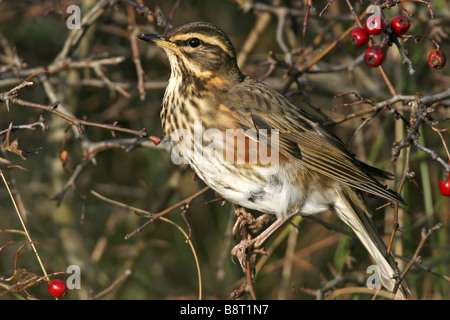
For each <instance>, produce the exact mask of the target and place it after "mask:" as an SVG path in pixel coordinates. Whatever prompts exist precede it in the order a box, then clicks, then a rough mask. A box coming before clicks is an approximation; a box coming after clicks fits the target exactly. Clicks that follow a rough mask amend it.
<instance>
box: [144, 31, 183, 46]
mask: <svg viewBox="0 0 450 320" xmlns="http://www.w3.org/2000/svg"><path fill="white" fill-rule="evenodd" d="M137 37H138V39H141V40H143V41H145V42H148V43H150V44H154V45H156V46H158V47H161V48H167V49H171V48H173V47H174V46H175V44H173V43H172V42H170V41H167V40H166V39H165V38H164V36H163V35H162V34H152V33H146V34H144V33H143V34H140V35H138V36H137Z"/></svg>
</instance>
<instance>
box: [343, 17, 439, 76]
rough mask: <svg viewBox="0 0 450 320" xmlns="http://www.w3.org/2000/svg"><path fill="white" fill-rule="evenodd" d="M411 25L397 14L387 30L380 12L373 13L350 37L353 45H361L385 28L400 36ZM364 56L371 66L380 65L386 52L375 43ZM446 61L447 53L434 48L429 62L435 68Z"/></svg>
mask: <svg viewBox="0 0 450 320" xmlns="http://www.w3.org/2000/svg"><path fill="white" fill-rule="evenodd" d="M410 26H411V22H410V21H409V19H408V18H407V17H405V16H396V17H395V18H393V19H392V20H391V22H390V30H387V29H388V28H385V26H384V23H383V20H382V19H381V17H380V16H379V15H378V14H373V15H371V16H370V17H369V18H367V19H366V22H365V25H364V28H360V27H357V28H355V29H353V30H352V32H351V34H350V39H351V42H352V44H353V45H355V46H356V47H360V46H363V45H365V44H367V43H368V42H369V36H370V35H372V36H374V35H377V34H380V33H381V32H382V31H383V30H385V31H387V32H389V33H390V34H392V35H393V36H397V37H398V36H402V35H404V34H405V33H406V32H407V31H408V30H409V27H410ZM364 58H365V61H366V63H367V64H368V65H369V66H371V67H378V66H379V65H381V64H382V63H383V61H384V58H385V53H384V51H383V49H382V48H381V47H380V46H378V45H373V46H370V47H368V48H367V49H366V53H365V55H364ZM445 62H446V59H445V55H444V53H443V52H442V51H441V50H439V49H435V50H432V51H431V52H430V53H429V55H428V63H429V65H430V66H431V67H432V68H433V69H436V70H440V69H442V68H443V67H444V65H445Z"/></svg>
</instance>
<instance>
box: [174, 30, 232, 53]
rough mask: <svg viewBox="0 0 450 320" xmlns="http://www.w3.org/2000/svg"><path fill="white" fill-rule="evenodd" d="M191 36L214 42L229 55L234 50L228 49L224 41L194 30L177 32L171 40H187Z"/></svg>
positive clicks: (206, 41)
mask: <svg viewBox="0 0 450 320" xmlns="http://www.w3.org/2000/svg"><path fill="white" fill-rule="evenodd" d="M191 38H199V39H200V40H201V41H203V42H205V43H209V44H212V45H214V46H218V47H220V48H221V49H222V50H223V51H225V52H226V53H227V54H228V55H229V56H232V55H233V54H232V52H230V51H229V50H228V48H227V47H226V46H225V45H224V44H223V42H221V41H219V40H217V39H216V38H213V37H205V35H204V34H203V33H196V32H192V33H187V34H177V35H176V36H174V37H172V38H170V41H171V42H176V41H186V40H188V39H191Z"/></svg>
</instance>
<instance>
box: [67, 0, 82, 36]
mask: <svg viewBox="0 0 450 320" xmlns="http://www.w3.org/2000/svg"><path fill="white" fill-rule="evenodd" d="M66 13H68V14H70V16H68V17H67V20H66V26H67V28H68V29H70V30H72V29H81V9H80V7H79V6H77V5H75V4H73V5H70V6H68V7H67V10H66Z"/></svg>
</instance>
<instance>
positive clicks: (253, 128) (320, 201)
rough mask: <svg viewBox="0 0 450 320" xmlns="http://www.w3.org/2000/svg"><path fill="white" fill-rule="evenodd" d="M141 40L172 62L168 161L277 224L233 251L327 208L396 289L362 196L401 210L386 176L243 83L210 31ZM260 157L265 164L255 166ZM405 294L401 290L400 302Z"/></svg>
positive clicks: (252, 83) (198, 28) (224, 45)
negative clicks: (383, 180)
mask: <svg viewBox="0 0 450 320" xmlns="http://www.w3.org/2000/svg"><path fill="white" fill-rule="evenodd" d="M138 38H139V39H141V40H144V41H147V42H149V43H151V44H154V45H156V46H158V47H160V48H162V49H164V51H165V52H166V54H167V56H168V58H169V61H170V65H171V76H170V79H169V82H168V85H167V89H166V91H165V95H164V99H163V103H162V110H161V120H162V127H163V130H164V134H165V136H166V138H169V139H170V141H171V145H172V159H173V160H178V161H185V162H187V163H189V165H190V166H191V167H192V169H193V170H194V171H195V172H196V174H197V175H198V176H199V177H200V178H201V179H202V180H203V181H204V182H205V183H206V184H207V185H208V186H209V187H211V188H212V189H213V190H215V191H216V192H217V193H218V194H220V195H221V196H222V197H223V198H224V199H226V200H228V201H230V202H232V203H234V204H236V205H238V206H242V207H244V208H248V209H253V210H257V211H260V212H263V213H268V214H273V215H276V217H277V220H276V221H275V222H274V223H273V224H272V225H271V226H269V227H268V228H267V229H266V230H264V231H263V232H262V233H261V234H259V235H258V236H257V237H256V238H254V239H252V240H248V241H247V242H245V240H244V241H243V243H241V246H239V245H238V246H237V249H238V250H239V249H245V248H246V247H248V246H250V245H254V246H255V247H258V246H260V245H261V244H262V242H263V241H264V240H265V239H266V238H267V237H268V236H269V235H270V234H271V233H272V232H273V231H275V230H276V229H277V228H278V227H279V226H281V225H282V224H283V223H284V222H285V221H287V220H288V219H289V218H290V217H292V216H293V215H295V214H300V215H302V216H308V215H313V214H316V213H319V212H322V211H326V210H331V211H332V212H334V213H335V214H336V215H337V216H338V217H339V218H340V219H341V220H342V221H344V222H345V223H346V224H347V225H348V226H350V227H351V229H353V231H354V232H355V234H356V235H357V237H358V238H359V239H360V241H361V242H362V244H363V245H364V246H365V247H366V249H367V251H368V252H369V253H370V255H371V256H372V258H373V259H374V260H375V262H376V264H377V265H378V266H379V267H380V270H381V282H382V284H383V286H385V287H386V288H387V289H388V290H390V291H393V290H394V287H395V285H396V280H395V278H394V277H395V275H396V272H395V271H394V270H397V269H398V268H397V266H396V263H395V261H394V259H393V257H392V256H391V255H387V254H386V253H387V249H386V245H385V244H384V243H383V241H382V239H381V237H380V235H379V234H378V232H377V230H376V228H375V227H374V225H373V223H372V221H371V218H370V212H369V209H368V208H367V205H366V203H365V200H364V197H363V194H364V193H368V194H372V195H375V196H378V197H381V198H383V199H386V200H387V201H389V202H398V203H403V200H402V198H401V197H400V196H399V195H398V194H397V193H396V192H394V191H392V190H390V189H388V188H386V187H385V186H384V185H382V184H381V183H380V182H379V181H378V180H377V179H376V178H390V177H391V175H390V174H389V173H386V172H384V171H382V170H379V169H377V168H374V167H371V166H369V165H367V164H364V163H363V162H361V161H359V160H357V159H356V158H355V157H354V156H353V154H352V153H351V152H350V151H349V150H348V148H347V147H346V146H345V145H344V143H343V142H342V141H341V140H340V139H339V138H338V137H337V136H336V135H334V134H333V133H332V132H330V131H329V130H327V129H326V128H325V127H324V126H322V125H321V124H320V123H319V122H318V121H316V120H314V119H313V118H312V117H311V116H310V115H308V114H307V113H305V112H304V111H303V110H302V109H301V108H299V107H297V106H295V105H293V104H292V103H291V102H290V101H289V100H288V99H286V98H285V97H284V96H283V95H282V94H280V93H279V92H277V91H276V90H274V89H272V88H270V87H269V86H267V85H265V84H264V83H262V82H260V81H258V80H255V79H252V78H251V77H248V76H245V75H243V74H242V73H241V71H240V69H239V67H238V65H237V62H236V53H235V49H234V47H233V45H232V43H231V41H230V40H229V38H228V37H227V35H226V34H225V33H224V32H223V31H222V30H221V29H219V28H217V27H215V26H214V25H212V24H209V23H204V22H195V23H190V24H186V25H183V26H181V27H178V28H176V29H174V30H172V31H170V32H169V33H167V34H165V35H159V34H141V35H139V36H138ZM242 141H243V143H241V142H242ZM229 154H231V156H228V155H229ZM262 154H265V155H266V157H265V158H264V159H262V158H263V157H261V158H258V157H259V156H260V155H262ZM267 159H269V160H270V161H267ZM263 160H264V161H263ZM408 293H409V290H408V288H407V286H406V284H405V283H404V282H402V283H401V284H400V286H399V288H398V291H397V293H396V298H406V297H407V296H408Z"/></svg>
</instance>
